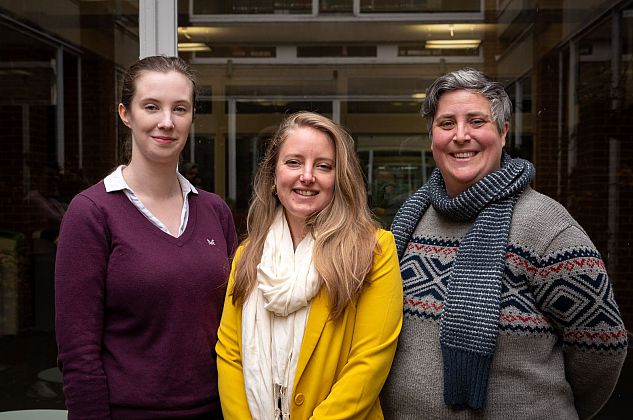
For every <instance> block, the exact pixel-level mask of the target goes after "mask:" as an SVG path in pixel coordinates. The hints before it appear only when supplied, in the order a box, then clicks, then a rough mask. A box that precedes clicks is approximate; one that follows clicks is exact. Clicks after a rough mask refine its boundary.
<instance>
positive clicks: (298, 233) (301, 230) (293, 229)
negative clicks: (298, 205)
mask: <svg viewBox="0 0 633 420" xmlns="http://www.w3.org/2000/svg"><path fill="white" fill-rule="evenodd" d="M284 217H286V222H287V223H288V229H290V236H291V237H292V247H293V248H294V249H295V250H296V249H297V247H298V246H299V244H300V243H301V241H302V240H303V238H305V236H306V235H307V234H308V227H307V226H306V225H305V223H304V222H298V221H295V220H291V219H289V218H288V217H287V216H286V213H285V211H284Z"/></svg>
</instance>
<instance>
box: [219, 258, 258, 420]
mask: <svg viewBox="0 0 633 420" xmlns="http://www.w3.org/2000/svg"><path fill="white" fill-rule="evenodd" d="M240 253H241V248H239V249H238V250H237V253H236V255H235V258H234V260H233V268H232V269H231V276H230V278H229V285H228V287H227V292H226V297H225V299H224V310H223V312H222V320H221V321H220V328H219V329H218V342H217V344H216V346H215V351H216V353H217V355H218V359H217V364H218V389H219V391H220V401H221V402H222V413H223V414H224V418H226V419H244V420H247V419H250V418H251V412H250V410H249V408H248V401H247V400H246V391H245V388H244V374H243V372H242V354H241V348H240V343H241V341H242V340H241V337H240V334H241V324H242V310H241V309H242V308H241V305H240V306H236V305H234V304H233V302H232V296H231V290H233V284H234V283H235V266H236V262H237V261H238V260H239V256H240Z"/></svg>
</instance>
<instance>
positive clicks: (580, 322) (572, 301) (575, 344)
mask: <svg viewBox="0 0 633 420" xmlns="http://www.w3.org/2000/svg"><path fill="white" fill-rule="evenodd" d="M535 280H536V283H535V286H536V288H535V290H536V300H537V304H538V305H539V306H540V309H541V310H542V311H543V313H544V314H545V315H546V316H547V317H548V318H549V319H550V320H551V321H552V323H553V324H554V326H555V328H556V329H557V331H558V334H559V336H560V337H561V339H562V343H563V352H564V357H565V374H566V376H567V381H568V382H569V384H570V385H571V389H572V391H573V394H574V402H575V406H576V410H577V411H578V415H579V417H580V418H581V419H588V418H591V417H592V416H593V415H595V414H596V413H597V412H598V411H599V410H600V408H601V407H602V406H603V405H604V404H605V403H606V402H607V400H608V399H609V396H610V395H611V392H613V389H614V387H615V385H616V383H617V380H618V376H619V374H620V370H621V368H622V364H623V363H624V359H625V357H626V349H627V333H626V329H625V327H624V324H623V322H622V317H621V316H620V312H619V310H618V306H617V304H616V302H615V299H614V297H613V290H612V288H611V284H610V282H609V279H608V276H607V272H606V269H605V265H604V262H603V261H602V259H601V257H600V254H599V253H598V251H597V250H596V249H595V247H594V246H593V244H592V243H591V240H590V239H589V238H588V237H587V235H586V234H585V233H584V231H582V230H581V229H580V228H578V227H576V226H569V227H567V228H566V229H564V230H562V231H561V232H560V233H559V234H558V235H557V236H556V237H555V238H554V239H553V240H552V242H551V243H550V244H549V246H548V247H547V249H546V250H545V253H544V255H543V257H542V259H541V262H540V264H539V270H538V272H537V273H536V275H535Z"/></svg>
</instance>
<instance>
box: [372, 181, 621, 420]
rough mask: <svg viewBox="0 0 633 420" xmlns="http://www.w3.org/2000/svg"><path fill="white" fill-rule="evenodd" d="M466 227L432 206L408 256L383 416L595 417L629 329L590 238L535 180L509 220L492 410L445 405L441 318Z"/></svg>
mask: <svg viewBox="0 0 633 420" xmlns="http://www.w3.org/2000/svg"><path fill="white" fill-rule="evenodd" d="M470 224H471V223H468V222H466V223H456V222H453V221H451V220H449V219H447V218H445V217H443V216H442V215H440V214H438V213H437V212H436V211H435V209H433V207H432V206H430V207H429V209H428V210H427V211H426V213H425V214H424V216H423V217H422V219H421V220H420V221H419V223H418V225H417V227H416V230H415V232H414V234H413V237H412V238H411V241H410V242H409V244H408V246H407V249H406V251H405V253H404V255H403V256H402V258H401V260H400V268H401V272H402V279H403V288H404V323H403V326H402V332H401V334H400V339H399V342H398V349H397V352H396V356H395V359H394V362H393V366H392V369H391V372H390V375H389V378H388V379H387V383H386V384H385V387H384V388H383V392H382V395H381V403H382V406H383V412H384V415H385V418H386V419H398V420H403V419H509V418H512V419H561V420H562V419H578V418H581V419H586V418H590V417H591V416H593V415H594V414H595V413H596V412H597V411H598V410H599V409H600V408H601V407H602V405H603V404H604V403H605V402H606V401H607V399H608V398H609V396H610V394H611V392H612V391H613V388H614V387H615V384H616V382H617V379H618V376H619V373H620V369H621V367H622V364H623V362H624V359H625V356H626V348H627V334H626V330H625V328H624V325H623V323H622V318H621V316H620V313H619V310H618V307H617V305H616V303H615V300H614V298H613V293H612V289H611V285H610V283H609V280H608V277H607V273H606V271H605V266H604V263H603V261H602V259H601V258H600V255H599V253H598V251H597V250H596V249H595V247H594V246H593V244H592V243H591V241H590V239H589V238H588V236H587V234H586V233H585V232H584V230H583V229H582V228H581V227H580V226H579V225H578V223H577V222H576V221H575V220H574V219H573V218H572V217H571V216H570V215H569V213H568V212H567V211H566V210H565V209H564V208H563V207H562V206H561V205H560V204H558V203H557V202H556V201H554V200H552V199H551V198H548V197H546V196H544V195H542V194H539V193H538V192H536V191H534V190H532V189H530V188H529V187H528V188H527V189H526V190H525V191H524V192H523V193H522V194H521V196H520V197H519V200H518V202H517V204H516V206H515V209H514V213H513V217H512V225H511V229H510V238H509V242H508V246H507V255H506V264H505V269H504V273H503V278H502V291H501V313H500V320H499V329H500V330H499V336H498V338H497V347H496V352H495V354H494V357H493V361H492V366H491V370H490V378H489V383H488V395H487V402H486V407H485V408H484V409H482V410H469V409H466V410H456V409H453V408H450V407H448V406H446V405H445V404H444V397H443V383H444V378H443V370H442V369H443V365H442V353H441V350H440V342H439V330H440V328H439V322H440V316H441V314H442V309H443V306H444V299H445V297H446V293H447V289H446V286H447V281H448V279H449V275H450V272H451V267H452V264H453V259H454V257H455V255H456V253H457V250H458V247H459V243H460V240H462V238H463V237H464V235H465V234H466V232H467V231H468V229H469V227H470Z"/></svg>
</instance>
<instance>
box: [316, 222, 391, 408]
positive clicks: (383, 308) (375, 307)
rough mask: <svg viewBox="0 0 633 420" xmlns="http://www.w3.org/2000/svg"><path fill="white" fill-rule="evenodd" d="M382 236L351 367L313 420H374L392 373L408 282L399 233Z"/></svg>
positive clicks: (360, 305)
mask: <svg viewBox="0 0 633 420" xmlns="http://www.w3.org/2000/svg"><path fill="white" fill-rule="evenodd" d="M378 235H379V237H378V245H379V247H378V248H377V250H376V251H375V252H374V263H373V267H372V272H371V274H370V277H371V284H370V285H369V286H367V287H365V289H364V290H363V291H362V293H361V295H360V297H359V298H358V302H357V305H356V320H355V325H354V335H353V338H352V346H351V349H350V354H349V357H348V360H347V363H346V365H345V366H344V367H343V369H342V370H341V373H340V375H339V378H338V380H337V381H336V383H335V384H334V386H333V387H332V390H331V392H330V394H329V395H328V397H327V398H326V399H325V400H324V401H323V402H322V403H321V404H319V405H318V406H317V407H316V409H315V410H314V412H313V415H312V417H311V418H312V419H315V420H316V419H333V418H337V419H364V418H368V417H369V416H370V414H372V409H373V408H374V406H375V404H376V403H377V401H378V397H379V394H380V391H381V389H382V386H383V385H384V383H385V380H386V379H387V375H388V374H389V369H390V368H391V362H392V361H393V357H394V354H395V352H396V345H397V342H398V335H399V334H400V328H401V327H402V279H401V277H400V267H399V264H398V255H397V252H396V245H395V241H394V238H393V234H392V233H391V232H387V231H382V230H381V231H379V234H378ZM373 414H374V415H375V414H377V413H376V412H375V411H373ZM379 418H382V416H379Z"/></svg>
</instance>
